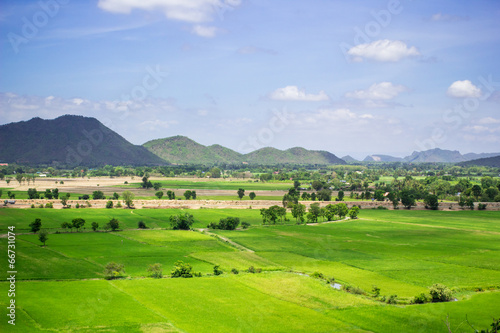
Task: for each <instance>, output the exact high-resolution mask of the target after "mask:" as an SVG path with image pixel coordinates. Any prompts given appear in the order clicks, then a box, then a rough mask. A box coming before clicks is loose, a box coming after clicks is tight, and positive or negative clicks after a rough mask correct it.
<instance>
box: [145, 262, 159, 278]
mask: <svg viewBox="0 0 500 333" xmlns="http://www.w3.org/2000/svg"><path fill="white" fill-rule="evenodd" d="M148 273H149V276H150V277H152V278H155V279H161V278H162V277H163V269H162V268H161V264H153V265H149V267H148Z"/></svg>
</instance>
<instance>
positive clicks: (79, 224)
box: [71, 217, 85, 231]
mask: <svg viewBox="0 0 500 333" xmlns="http://www.w3.org/2000/svg"><path fill="white" fill-rule="evenodd" d="M71 223H72V225H73V228H75V229H76V230H77V231H79V230H80V229H81V228H82V227H83V226H84V225H85V220H84V219H82V218H80V217H78V218H76V219H73V220H72V221H71Z"/></svg>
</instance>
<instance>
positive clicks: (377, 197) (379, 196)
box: [373, 190, 384, 201]
mask: <svg viewBox="0 0 500 333" xmlns="http://www.w3.org/2000/svg"><path fill="white" fill-rule="evenodd" d="M373 197H374V198H375V200H377V201H384V191H383V190H376V191H375V194H374V195H373Z"/></svg>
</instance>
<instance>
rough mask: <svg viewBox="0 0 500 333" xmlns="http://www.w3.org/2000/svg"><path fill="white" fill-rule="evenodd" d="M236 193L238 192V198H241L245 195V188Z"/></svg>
mask: <svg viewBox="0 0 500 333" xmlns="http://www.w3.org/2000/svg"><path fill="white" fill-rule="evenodd" d="M236 193H237V194H238V198H240V200H241V199H243V197H244V196H245V190H244V189H242V188H239V189H238V191H237V192H236Z"/></svg>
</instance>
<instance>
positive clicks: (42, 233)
mask: <svg viewBox="0 0 500 333" xmlns="http://www.w3.org/2000/svg"><path fill="white" fill-rule="evenodd" d="M48 235H49V233H48V232H47V230H41V231H40V232H39V233H38V240H39V241H40V242H42V243H43V246H45V242H46V241H47V240H48V239H49V237H48Z"/></svg>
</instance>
